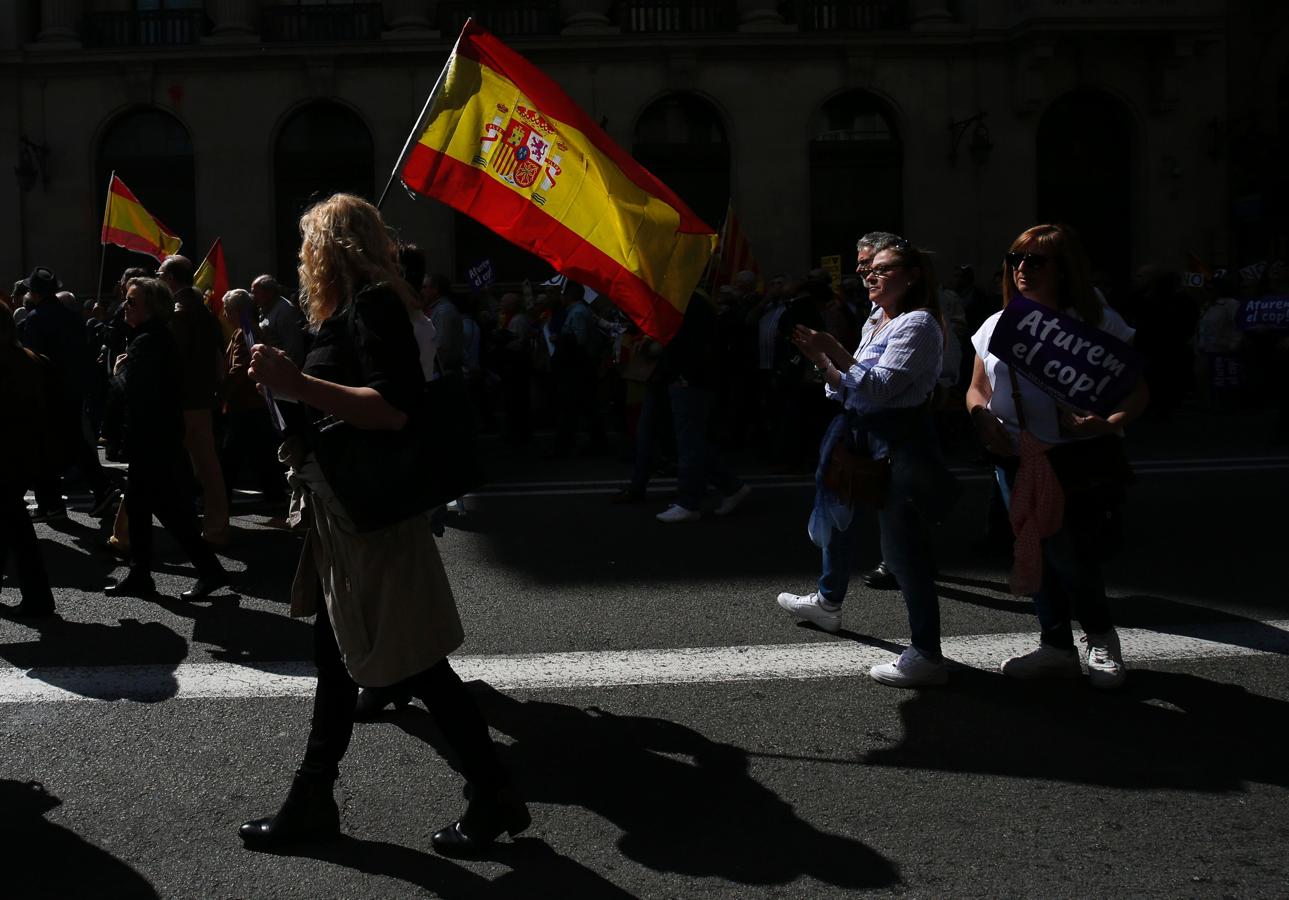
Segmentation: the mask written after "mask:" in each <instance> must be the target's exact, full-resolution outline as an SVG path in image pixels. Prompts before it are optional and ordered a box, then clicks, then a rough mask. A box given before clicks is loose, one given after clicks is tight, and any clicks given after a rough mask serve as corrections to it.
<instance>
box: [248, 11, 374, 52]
mask: <svg viewBox="0 0 1289 900" xmlns="http://www.w3.org/2000/svg"><path fill="white" fill-rule="evenodd" d="M383 25H384V14H383V12H382V11H381V5H380V4H379V3H343V4H322V3H318V4H303V5H300V6H294V5H292V6H265V7H264V8H263V9H261V10H260V30H261V36H262V37H263V39H264V40H265V41H273V42H301V43H319V42H329V41H371V40H376V39H377V38H379V37H380V32H381V28H382V26H383Z"/></svg>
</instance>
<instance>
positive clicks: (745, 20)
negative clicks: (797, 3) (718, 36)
mask: <svg viewBox="0 0 1289 900" xmlns="http://www.w3.org/2000/svg"><path fill="white" fill-rule="evenodd" d="M787 27H788V26H787V25H786V24H785V23H784V21H783V16H782V15H780V14H779V4H778V2H777V0H738V30H739V31H782V30H783V29H785V28H787Z"/></svg>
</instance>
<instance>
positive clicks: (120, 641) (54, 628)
mask: <svg viewBox="0 0 1289 900" xmlns="http://www.w3.org/2000/svg"><path fill="white" fill-rule="evenodd" d="M5 617H6V618H10V616H5ZM23 621H24V622H25V623H27V624H31V625H32V626H34V627H36V628H37V629H39V631H40V638H39V639H38V640H34V641H23V642H21V643H15V644H0V659H5V660H7V661H8V662H9V663H10V664H12V665H14V666H16V667H17V668H20V669H27V670H28V671H27V677H28V678H33V679H36V680H38V681H43V682H45V683H46V684H50V685H53V686H54V687H58V688H62V689H63V690H65V691H69V692H71V693H73V694H78V695H80V696H82V697H86V698H89V699H91V700H138V701H141V702H145V703H155V702H157V701H160V700H168V699H170V698H171V697H173V696H175V694H177V693H178V692H179V682H178V681H177V680H176V679H175V675H174V672H175V669H176V668H178V666H179V664H180V663H181V662H183V661H184V660H185V659H186V658H187V657H188V641H186V640H185V639H184V638H183V637H181V636H180V635H178V634H176V633H175V632H174V631H172V630H171V629H169V628H167V627H166V626H165V625H162V624H161V623H160V622H140V621H139V620H138V619H119V620H118V624H116V625H108V624H106V623H100V622H73V621H71V620H68V619H61V618H57V617H55V618H49V619H37V620H32V621H30V622H27V620H23ZM55 655H56V656H57V659H58V664H57V665H53V664H50V663H49V662H48V660H49V659H50V658H51V657H53V656H55Z"/></svg>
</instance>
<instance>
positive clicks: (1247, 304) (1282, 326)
mask: <svg viewBox="0 0 1289 900" xmlns="http://www.w3.org/2000/svg"><path fill="white" fill-rule="evenodd" d="M1236 327H1237V328H1239V329H1240V330H1241V331H1249V330H1250V329H1254V328H1267V329H1270V330H1272V331H1285V330H1289V296H1286V295H1284V294H1279V295H1276V296H1271V297H1256V298H1254V299H1252V300H1245V301H1244V303H1243V304H1242V305H1241V306H1240V318H1239V319H1238V320H1237V321H1236Z"/></svg>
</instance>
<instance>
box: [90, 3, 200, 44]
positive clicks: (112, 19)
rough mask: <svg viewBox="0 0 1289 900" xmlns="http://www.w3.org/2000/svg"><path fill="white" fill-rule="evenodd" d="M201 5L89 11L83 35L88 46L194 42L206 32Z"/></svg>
mask: <svg viewBox="0 0 1289 900" xmlns="http://www.w3.org/2000/svg"><path fill="white" fill-rule="evenodd" d="M207 28H208V23H207V21H206V14H205V13H204V12H202V11H201V10H200V9H152V10H139V11H136V12H100V13H90V14H89V15H87V16H86V17H85V19H84V27H83V29H82V37H83V39H84V42H85V45H86V46H88V47H169V46H174V45H178V44H195V43H197V40H198V39H199V38H200V37H201V36H202V35H203V34H205V33H206V29H207Z"/></svg>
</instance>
